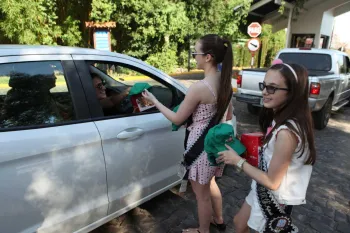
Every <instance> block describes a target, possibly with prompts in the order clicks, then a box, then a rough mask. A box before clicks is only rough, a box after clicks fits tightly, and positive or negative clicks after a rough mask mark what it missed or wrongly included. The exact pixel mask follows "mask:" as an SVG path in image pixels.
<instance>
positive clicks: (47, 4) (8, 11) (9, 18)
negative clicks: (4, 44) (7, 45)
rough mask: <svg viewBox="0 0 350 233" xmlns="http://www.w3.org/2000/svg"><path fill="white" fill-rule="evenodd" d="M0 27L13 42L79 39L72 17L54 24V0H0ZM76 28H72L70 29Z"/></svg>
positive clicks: (72, 41) (52, 42) (48, 42)
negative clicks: (59, 23) (61, 23)
mask: <svg viewBox="0 0 350 233" xmlns="http://www.w3.org/2000/svg"><path fill="white" fill-rule="evenodd" d="M0 11H1V16H0V30H1V31H2V33H3V34H4V36H6V37H7V38H8V39H9V40H10V41H11V42H12V43H18V44H43V45H57V44H58V42H59V41H65V43H64V44H67V45H76V44H78V43H79V40H80V32H79V31H77V30H76V29H77V26H76V25H77V22H76V21H74V20H72V19H71V18H67V20H66V21H65V22H64V24H63V28H64V29H65V33H63V31H62V25H58V24H57V20H58V16H57V11H58V9H57V2H56V1H54V0H26V1H16V0H8V1H0ZM74 29H75V30H76V31H74V32H73V30H74Z"/></svg>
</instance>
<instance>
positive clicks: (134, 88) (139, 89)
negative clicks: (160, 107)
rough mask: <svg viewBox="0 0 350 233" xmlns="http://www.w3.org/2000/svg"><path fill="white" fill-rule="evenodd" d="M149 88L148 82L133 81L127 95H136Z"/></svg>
mask: <svg viewBox="0 0 350 233" xmlns="http://www.w3.org/2000/svg"><path fill="white" fill-rule="evenodd" d="M149 88H151V85H149V84H148V83H135V84H134V86H132V88H131V89H130V92H129V95H130V96H131V95H138V94H141V93H142V92H143V91H144V90H147V89H149Z"/></svg>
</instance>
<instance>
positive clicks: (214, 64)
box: [143, 34, 233, 233]
mask: <svg viewBox="0 0 350 233" xmlns="http://www.w3.org/2000/svg"><path fill="white" fill-rule="evenodd" d="M192 56H193V58H194V59H196V62H197V68H198V69H203V70H204V75H205V78H204V79H203V80H201V81H199V82H197V83H195V84H193V85H192V86H191V87H190V88H189V90H188V92H187V94H186V97H185V99H184V101H183V103H182V104H181V105H180V107H179V109H178V111H177V112H173V111H172V110H170V109H168V108H166V107H165V106H164V105H162V104H161V103H160V102H159V101H158V100H157V99H156V98H155V97H154V96H153V95H152V94H151V93H150V92H148V91H145V93H144V94H143V96H144V97H145V98H147V99H148V100H149V101H151V102H153V103H154V104H155V106H156V107H157V108H158V109H159V111H160V112H161V113H163V114H164V116H165V117H166V118H168V119H169V120H170V121H171V122H173V123H174V124H175V125H181V124H182V123H183V122H185V121H186V120H187V130H186V137H185V138H186V139H185V147H186V148H185V153H184V159H183V161H182V167H183V169H182V171H183V172H182V173H181V176H182V177H183V179H184V180H183V181H184V182H183V184H186V180H189V181H190V182H191V186H192V189H193V191H194V193H195V194H196V199H197V204H198V218H199V228H198V229H197V228H193V229H186V230H183V232H190V233H198V232H200V233H209V226H210V223H212V224H213V225H214V226H216V227H217V228H219V229H220V230H224V229H225V228H226V225H225V224H224V219H223V216H222V196H221V192H220V190H219V188H218V185H217V184H216V182H215V176H222V172H223V166H210V163H209V161H208V156H207V154H206V152H205V151H204V138H205V136H206V134H207V132H208V130H209V129H210V128H212V127H214V126H215V125H216V124H218V123H220V122H221V121H227V120H231V118H232V112H233V109H232V104H231V98H232V86H231V79H232V63H233V61H232V60H233V54H232V47H231V43H230V42H229V41H228V40H225V39H222V38H220V37H219V36H218V35H213V34H210V35H206V36H203V37H202V38H200V39H199V40H198V41H197V42H196V44H195V51H194V52H193V53H192ZM220 63H222V69H221V72H219V71H218V64H220ZM184 186H185V185H184ZM182 187H183V186H182ZM184 218H185V216H184Z"/></svg>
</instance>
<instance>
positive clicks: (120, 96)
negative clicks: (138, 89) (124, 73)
mask: <svg viewBox="0 0 350 233" xmlns="http://www.w3.org/2000/svg"><path fill="white" fill-rule="evenodd" d="M130 89H131V88H130V87H129V88H127V89H125V90H124V91H123V92H121V93H120V94H117V95H112V96H110V97H109V98H108V99H110V101H111V102H112V103H113V104H114V106H118V105H119V104H120V103H121V102H122V101H123V99H124V98H126V97H127V96H128V95H129V91H130Z"/></svg>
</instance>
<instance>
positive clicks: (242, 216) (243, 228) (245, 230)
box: [233, 201, 251, 233]
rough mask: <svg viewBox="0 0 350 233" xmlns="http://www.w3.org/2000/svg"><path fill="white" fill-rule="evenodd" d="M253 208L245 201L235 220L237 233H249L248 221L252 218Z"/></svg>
mask: <svg viewBox="0 0 350 233" xmlns="http://www.w3.org/2000/svg"><path fill="white" fill-rule="evenodd" d="M250 210H251V207H250V205H248V203H247V202H246V201H244V203H243V205H242V207H241V209H240V210H239V211H238V213H237V214H236V215H235V217H234V218H233V223H234V226H235V232H236V233H249V227H248V220H249V217H250Z"/></svg>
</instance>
